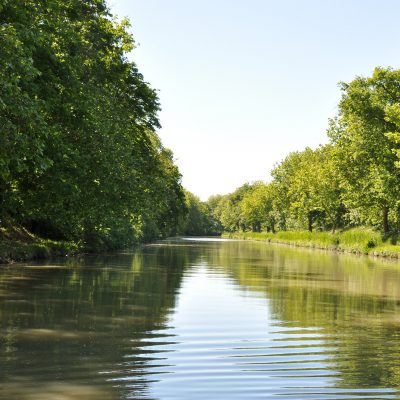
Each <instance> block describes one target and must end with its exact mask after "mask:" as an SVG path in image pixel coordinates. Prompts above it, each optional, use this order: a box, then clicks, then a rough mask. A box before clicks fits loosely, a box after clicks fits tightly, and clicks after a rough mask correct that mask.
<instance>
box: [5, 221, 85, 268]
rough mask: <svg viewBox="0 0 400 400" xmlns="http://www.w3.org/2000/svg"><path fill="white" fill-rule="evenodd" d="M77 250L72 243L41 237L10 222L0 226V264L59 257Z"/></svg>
mask: <svg viewBox="0 0 400 400" xmlns="http://www.w3.org/2000/svg"><path fill="white" fill-rule="evenodd" d="M77 250H78V248H77V246H76V245H75V244H74V243H71V242H64V241H53V240H45V239H41V238H39V237H37V236H35V235H33V234H32V233H30V232H28V231H27V230H25V229H24V228H21V227H18V226H15V225H12V224H9V225H8V226H7V227H4V226H3V227H1V228H0V264H7V263H12V262H17V261H28V260H39V259H45V258H50V257H60V256H65V255H68V254H73V253H75V252H76V251H77Z"/></svg>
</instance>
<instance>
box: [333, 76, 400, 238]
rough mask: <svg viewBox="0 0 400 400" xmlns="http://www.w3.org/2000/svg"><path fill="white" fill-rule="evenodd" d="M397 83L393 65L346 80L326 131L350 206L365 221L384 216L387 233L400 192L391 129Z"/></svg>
mask: <svg viewBox="0 0 400 400" xmlns="http://www.w3.org/2000/svg"><path fill="white" fill-rule="evenodd" d="M399 85H400V73H399V71H393V70H392V69H389V68H388V69H383V68H376V69H375V70H374V73H373V74H372V77H369V78H364V77H357V78H356V79H354V80H353V81H352V82H350V83H349V84H345V83H342V84H341V89H342V99H341V101H340V104H339V114H338V118H337V119H336V121H335V122H333V123H332V125H331V128H330V130H329V132H328V134H329V136H330V137H331V141H332V143H333V145H334V146H335V152H336V158H337V159H338V160H340V168H339V172H340V176H341V186H342V187H343V189H344V193H343V199H344V202H345V204H346V206H347V207H348V208H349V210H351V211H353V214H355V213H356V214H357V215H358V216H359V218H360V220H361V221H365V222H368V223H372V224H377V223H378V220H379V219H380V221H381V224H380V225H381V227H382V228H383V231H384V233H385V234H387V233H388V232H389V215H390V211H391V210H393V211H395V210H396V209H397V205H398V199H399V195H400V193H399V189H400V171H399V170H398V168H396V155H395V154H394V153H393V139H392V137H391V136H390V135H388V134H387V133H388V132H394V131H395V130H396V125H395V123H393V120H394V111H395V109H396V108H393V105H394V104H398V103H399V101H400V89H399V87H400V86H399ZM354 212H355V213H354ZM379 214H380V216H379Z"/></svg>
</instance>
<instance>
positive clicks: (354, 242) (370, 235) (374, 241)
mask: <svg viewBox="0 0 400 400" xmlns="http://www.w3.org/2000/svg"><path fill="white" fill-rule="evenodd" d="M381 243H382V237H381V234H380V233H379V232H376V231H374V230H373V229H370V228H354V229H350V230H346V231H344V232H342V233H341V235H340V244H339V248H340V249H342V250H349V251H353V252H359V253H368V252H369V251H370V250H371V249H372V248H374V247H377V246H379V245H380V244H381Z"/></svg>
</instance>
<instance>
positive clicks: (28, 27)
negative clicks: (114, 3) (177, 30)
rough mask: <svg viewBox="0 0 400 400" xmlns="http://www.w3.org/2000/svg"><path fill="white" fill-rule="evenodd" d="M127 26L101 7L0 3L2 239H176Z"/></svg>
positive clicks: (179, 195)
mask: <svg viewBox="0 0 400 400" xmlns="http://www.w3.org/2000/svg"><path fill="white" fill-rule="evenodd" d="M128 27H129V24H128V22H127V21H126V20H123V21H122V22H120V23H118V22H116V21H115V20H114V19H113V18H112V16H111V14H110V12H109V10H108V8H107V6H106V4H105V1H104V0H88V1H76V0H65V1H61V0H46V1H39V2H37V1H32V0H14V1H1V2H0V70H1V74H0V127H1V128H0V129H1V135H0V229H1V232H3V234H4V232H7V231H9V227H10V226H15V225H17V226H19V227H22V228H26V229H27V230H28V231H30V232H33V233H35V234H38V235H40V236H43V237H46V238H49V239H55V240H66V241H69V242H74V243H79V244H80V245H81V246H84V247H86V248H89V249H96V248H101V249H107V248H115V247H120V246H124V245H127V244H130V243H134V242H137V241H139V240H149V239H153V238H157V237H162V236H165V235H169V234H174V233H176V229H177V226H178V222H179V221H180V220H181V219H182V218H183V215H184V214H185V209H186V207H185V195H184V192H183V189H182V187H181V184H180V178H181V177H180V174H179V171H178V169H177V167H176V166H175V165H174V163H173V156H172V153H171V151H170V150H168V149H166V148H164V147H163V146H162V143H161V142H160V140H159V138H158V136H157V134H156V131H155V130H156V129H157V128H158V127H159V122H158V119H157V112H158V110H159V102H158V98H157V96H156V92H155V91H154V90H153V89H152V88H151V87H150V86H149V85H148V84H147V83H146V82H145V81H144V78H143V76H142V75H141V73H140V72H139V71H138V69H137V67H136V65H135V63H133V62H130V61H129V60H128V59H127V57H126V54H127V52H128V51H130V50H131V49H133V47H134V41H133V38H132V36H131V35H130V34H129V33H128V31H127V28H128ZM0 236H1V235H0ZM3 236H4V235H3Z"/></svg>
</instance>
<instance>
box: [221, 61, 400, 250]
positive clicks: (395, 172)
mask: <svg viewBox="0 0 400 400" xmlns="http://www.w3.org/2000/svg"><path fill="white" fill-rule="evenodd" d="M399 88H400V70H393V69H391V68H386V69H384V68H379V67H378V68H376V69H375V70H374V72H373V74H372V76H371V77H356V78H355V79H354V80H353V81H352V82H350V83H348V84H345V83H342V84H341V89H342V99H341V101H340V103H339V107H338V108H339V112H338V114H337V115H336V116H335V118H333V119H331V120H330V122H329V129H328V136H329V139H330V143H328V144H326V145H324V146H319V147H318V148H316V149H310V148H308V147H307V148H306V149H304V150H303V151H295V152H292V153H290V154H288V155H287V157H286V158H285V159H284V160H282V161H281V162H280V163H278V164H277V165H276V166H275V167H274V169H273V170H272V172H271V176H272V178H273V180H272V182H270V183H268V184H267V183H262V182H257V183H255V184H253V185H248V184H247V186H246V191H245V192H244V194H243V189H242V188H243V187H242V188H239V189H241V193H242V196H237V195H236V192H237V191H236V192H234V193H232V194H229V195H226V196H222V197H219V198H218V206H216V207H215V209H217V210H218V212H217V213H216V216H217V217H218V218H219V220H220V222H221V224H222V225H223V227H224V230H225V231H227V232H248V231H249V230H252V231H256V232H257V231H260V232H261V231H263V230H264V231H265V230H266V231H270V230H271V231H275V230H276V231H278V233H277V235H275V236H273V237H274V240H275V239H278V238H279V240H281V239H282V240H285V238H287V240H289V241H291V242H296V243H297V242H298V243H300V242H301V243H307V242H310V243H316V241H319V240H320V245H321V246H330V245H332V244H334V243H335V240H333V242H331V239H330V238H329V237H328V236H327V237H326V238H323V236H321V237H320V239H318V240H317V239H316V237H313V236H308V234H306V232H305V230H308V231H309V232H310V233H311V232H312V233H313V234H314V233H315V232H314V231H317V232H316V234H317V235H319V234H320V231H327V230H331V231H332V232H333V233H335V231H336V230H343V229H346V232H348V233H345V234H344V236H343V237H344V239H343V240H344V241H343V246H344V247H345V248H347V247H349V248H352V249H353V248H354V249H355V250H356V251H359V252H365V251H367V250H368V249H370V248H373V247H376V246H378V244H379V240H378V239H377V237H375V236H374V235H372V234H371V232H372V231H371V232H370V231H368V232H366V231H365V230H364V229H361V231H360V232H358V231H353V230H350V231H349V230H348V229H349V228H354V227H357V226H368V227H371V228H373V229H378V230H379V231H380V232H382V233H383V234H384V237H387V236H388V235H389V234H392V235H393V234H397V233H398V232H400V169H399V166H400V161H399V158H400V146H399V144H400V89H399ZM239 189H238V190H239ZM286 231H290V232H286ZM293 231H300V232H298V233H294V232H293ZM303 231H304V232H303ZM246 234H247V233H246ZM296 235H297V236H296ZM321 235H323V234H321ZM363 235H364V236H365V237H364V236H363ZM371 235H372V236H371ZM376 235H378V234H376Z"/></svg>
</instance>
